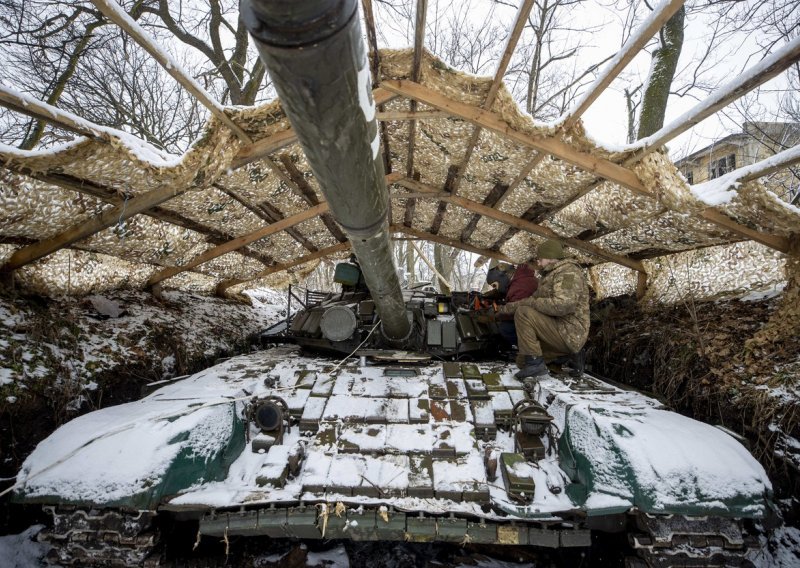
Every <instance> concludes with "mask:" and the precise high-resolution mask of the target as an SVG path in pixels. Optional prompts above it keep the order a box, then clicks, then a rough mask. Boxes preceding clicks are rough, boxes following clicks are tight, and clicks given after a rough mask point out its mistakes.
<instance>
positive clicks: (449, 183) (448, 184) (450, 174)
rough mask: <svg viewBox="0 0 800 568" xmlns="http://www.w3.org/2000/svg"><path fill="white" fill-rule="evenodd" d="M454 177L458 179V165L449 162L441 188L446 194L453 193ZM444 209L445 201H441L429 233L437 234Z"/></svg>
mask: <svg viewBox="0 0 800 568" xmlns="http://www.w3.org/2000/svg"><path fill="white" fill-rule="evenodd" d="M456 179H458V166H456V165H454V164H451V165H450V167H448V168H447V177H446V178H445V180H444V187H442V190H443V191H444V192H445V193H447V194H451V193H453V186H454V184H455V183H456ZM446 211H447V202H446V201H442V202H441V203H439V207H438V208H437V209H436V215H435V216H434V217H433V222H432V223H431V233H433V234H437V233H438V232H439V229H440V228H441V226H442V221H444V214H445V212H446Z"/></svg>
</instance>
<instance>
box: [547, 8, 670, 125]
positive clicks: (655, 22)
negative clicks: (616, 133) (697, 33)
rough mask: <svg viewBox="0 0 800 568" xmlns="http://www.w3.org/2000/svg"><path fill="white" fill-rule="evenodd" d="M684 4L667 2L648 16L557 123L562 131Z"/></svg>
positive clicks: (579, 115) (589, 104)
mask: <svg viewBox="0 0 800 568" xmlns="http://www.w3.org/2000/svg"><path fill="white" fill-rule="evenodd" d="M683 3H684V0H666V1H665V2H662V3H661V4H659V5H658V6H656V8H655V10H653V12H651V13H650V16H648V18H647V19H646V20H645V21H644V22H643V23H642V25H641V26H639V29H637V30H636V32H635V33H634V34H633V35H632V36H631V37H629V38H628V41H626V42H625V45H623V46H622V49H620V50H619V53H617V55H616V56H614V59H612V60H611V62H610V63H609V64H608V65H607V66H606V67H605V69H603V71H602V73H601V74H600V76H598V77H597V79H595V80H594V82H593V83H592V84H591V85H590V86H589V89H588V90H587V91H586V92H585V93H584V94H583V95H581V96H580V97H579V98H578V100H577V101H576V103H575V104H574V105H573V106H572V108H571V109H570V110H569V111H568V112H567V114H566V115H564V117H562V119H560V121H563V122H562V127H563V128H568V127H570V126H571V125H572V124H574V123H575V121H577V120H578V119H579V118H580V117H581V116H582V115H583V113H584V112H586V110H587V109H588V108H589V107H590V106H591V105H592V103H593V102H594V101H596V100H597V97H599V96H600V95H601V94H602V93H603V91H605V90H606V89H607V88H608V86H609V85H610V84H611V82H612V81H613V80H614V79H615V78H616V77H617V76H618V75H619V74H620V73H621V72H622V70H623V69H625V67H627V66H628V63H630V62H631V61H632V60H633V58H634V57H636V55H637V54H638V53H639V52H640V51H641V50H642V49H643V48H644V46H645V45H647V42H648V41H650V38H652V37H653V36H654V35H655V34H656V33H657V32H658V30H660V29H661V27H662V26H663V25H664V24H665V23H666V22H667V20H669V19H670V18H671V17H672V15H673V14H675V12H677V11H678V9H679V8H680V7H681V6H683Z"/></svg>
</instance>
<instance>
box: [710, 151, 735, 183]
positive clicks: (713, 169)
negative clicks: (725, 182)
mask: <svg viewBox="0 0 800 568" xmlns="http://www.w3.org/2000/svg"><path fill="white" fill-rule="evenodd" d="M735 169H736V154H728V155H727V156H724V157H722V158H720V159H719V160H712V161H711V162H710V163H709V164H708V179H714V178H718V177H720V176H724V175H725V174H727V173H728V172H732V171H733V170H735Z"/></svg>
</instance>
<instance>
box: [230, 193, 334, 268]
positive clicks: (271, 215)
mask: <svg viewBox="0 0 800 568" xmlns="http://www.w3.org/2000/svg"><path fill="white" fill-rule="evenodd" d="M214 187H215V188H216V189H218V190H219V191H221V192H223V193H224V194H226V195H227V196H229V197H230V198H232V199H233V200H235V201H236V202H237V203H239V204H240V205H242V206H243V207H245V208H246V209H248V210H249V211H250V212H251V213H253V214H254V215H255V216H256V217H258V218H259V219H261V220H262V221H265V222H267V223H275V222H276V221H280V220H281V219H284V218H285V217H286V215H284V214H283V213H282V212H281V211H280V209H278V208H277V207H275V206H273V205H272V204H271V203H268V202H266V201H264V202H263V203H260V204H258V205H255V204H253V203H250V201H249V200H247V199H245V198H244V197H242V196H241V195H239V193H238V192H237V191H233V190H232V189H228V188H227V187H224V186H222V185H220V184H218V183H215V184H214ZM286 233H287V234H288V235H289V236H290V237H292V238H293V239H294V240H295V241H297V242H298V243H300V246H302V247H303V248H305V249H306V250H308V251H311V252H316V251H318V250H319V247H317V246H315V245H314V243H312V242H311V241H309V240H308V239H307V238H306V237H305V236H303V234H302V233H301V232H300V231H298V230H297V229H294V228H289V229H286Z"/></svg>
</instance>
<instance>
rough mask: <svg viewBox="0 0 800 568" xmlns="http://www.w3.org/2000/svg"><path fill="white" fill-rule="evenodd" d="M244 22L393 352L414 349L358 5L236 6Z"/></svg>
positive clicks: (316, 1)
mask: <svg viewBox="0 0 800 568" xmlns="http://www.w3.org/2000/svg"><path fill="white" fill-rule="evenodd" d="M240 8H241V14H242V18H243V20H244V22H245V24H246V25H247V28H248V30H249V31H250V35H251V36H252V37H253V38H254V39H255V40H256V45H257V47H258V50H259V53H260V55H261V59H262V61H263V62H264V64H265V65H266V67H267V69H268V70H269V74H270V77H271V78H272V80H273V81H274V83H275V88H276V90H277V91H278V94H279V95H280V100H281V104H282V105H283V109H284V111H285V112H286V115H287V116H288V117H289V120H290V122H291V123H292V127H293V128H294V129H295V131H296V132H297V137H298V140H299V141H300V144H301V146H302V147H303V151H304V152H305V155H306V157H307V159H308V162H309V165H310V166H311V170H312V171H313V172H314V176H315V177H316V178H317V180H318V182H319V184H320V188H321V190H322V193H323V194H324V195H325V199H326V200H327V201H328V203H329V204H330V208H331V211H332V213H333V216H334V218H335V219H336V221H337V222H338V223H339V224H340V225H341V226H342V228H343V229H344V231H345V233H346V234H347V236H348V238H349V239H350V242H351V244H352V249H353V252H354V253H355V255H356V257H357V258H358V261H359V263H360V265H361V267H363V276H364V280H365V282H366V285H367V287H368V288H369V290H370V292H371V296H372V301H373V302H374V306H375V310H376V311H377V313H378V314H379V315H380V318H381V334H382V335H384V336H385V338H386V339H387V340H388V341H390V342H392V343H394V344H395V345H397V346H403V345H404V344H405V343H407V342H408V341H409V339H410V334H411V329H412V325H411V322H410V319H409V316H408V314H407V313H406V309H405V302H404V300H403V295H402V292H401V289H400V282H399V279H398V277H397V273H396V270H395V266H394V261H393V259H392V254H391V248H390V243H389V224H388V215H387V212H388V203H389V194H388V191H387V188H386V181H385V178H384V169H383V164H382V162H381V159H380V142H379V137H378V124H377V121H376V120H375V104H374V101H373V99H372V85H371V81H370V73H369V65H368V62H367V53H366V49H365V47H364V42H363V40H362V38H361V29H360V24H359V20H358V10H357V8H358V6H357V2H356V0H311V1H307V2H296V1H295V0H270V1H266V0H242V2H241V6H240Z"/></svg>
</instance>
